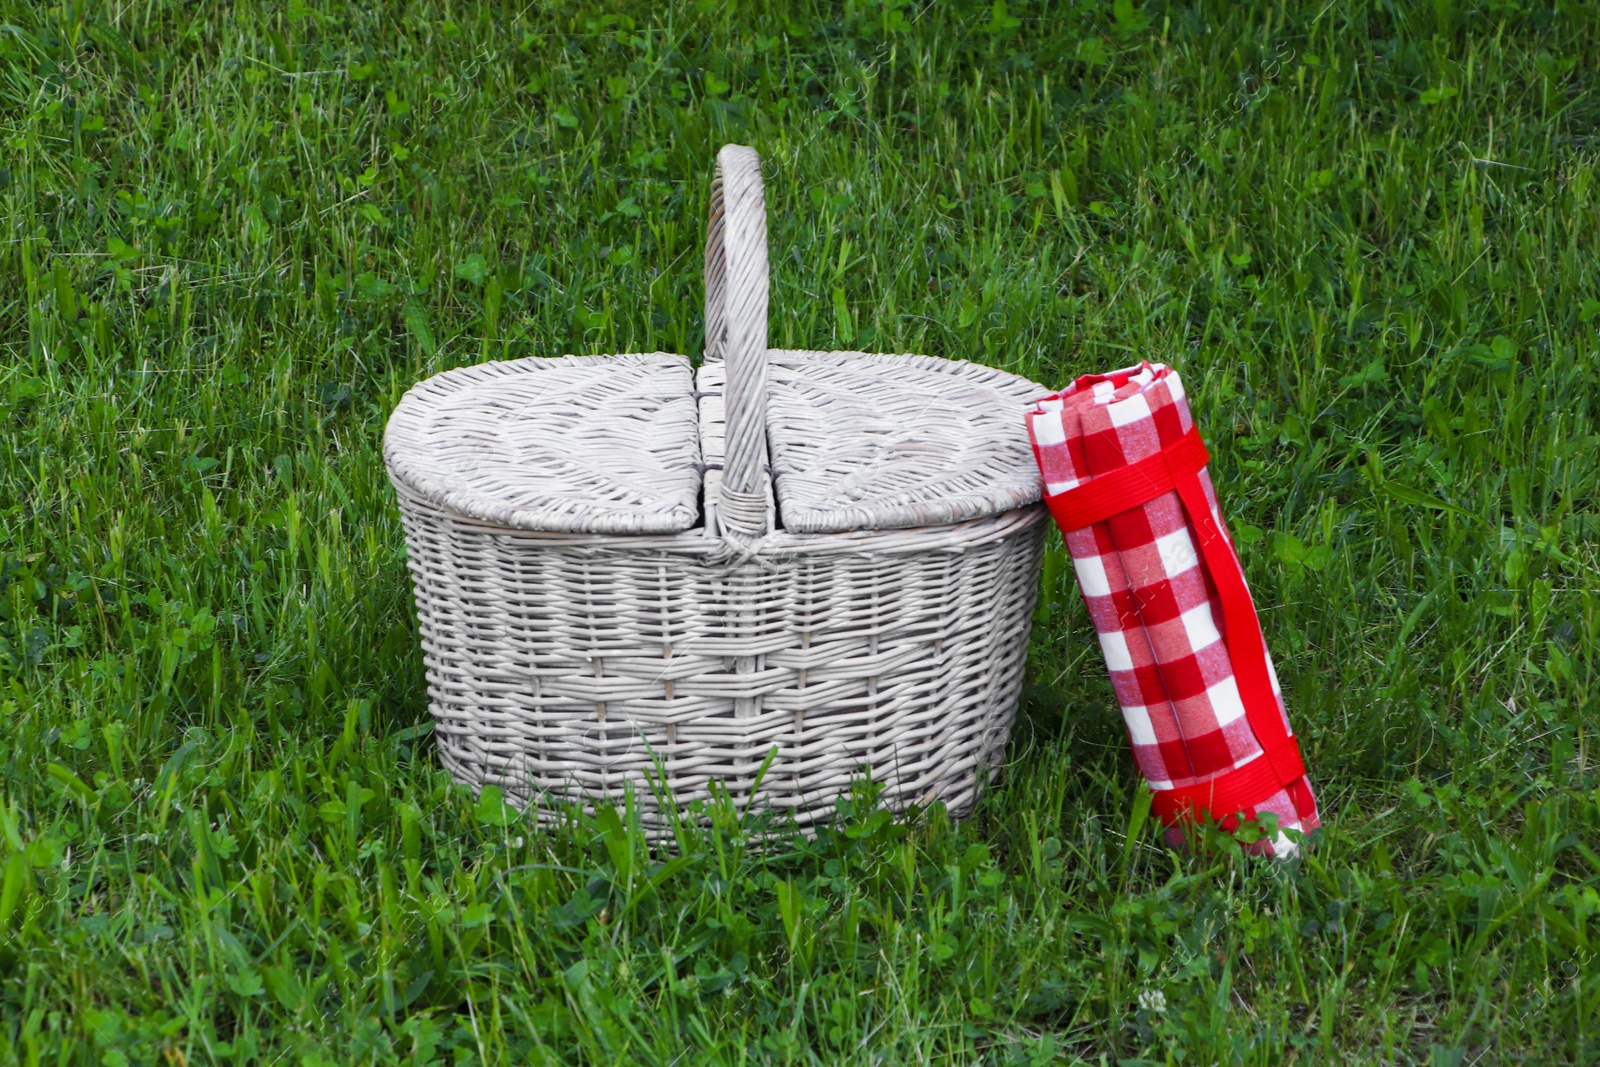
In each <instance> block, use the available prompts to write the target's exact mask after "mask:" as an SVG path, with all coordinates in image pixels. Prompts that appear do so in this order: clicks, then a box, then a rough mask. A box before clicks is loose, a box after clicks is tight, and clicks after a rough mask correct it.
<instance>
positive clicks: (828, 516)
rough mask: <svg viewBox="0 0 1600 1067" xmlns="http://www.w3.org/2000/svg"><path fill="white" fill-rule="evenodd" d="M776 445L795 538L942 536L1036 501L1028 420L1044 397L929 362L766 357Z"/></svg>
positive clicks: (988, 375)
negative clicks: (920, 531)
mask: <svg viewBox="0 0 1600 1067" xmlns="http://www.w3.org/2000/svg"><path fill="white" fill-rule="evenodd" d="M767 373H768V375H769V377H768V386H767V388H768V392H767V440H768V444H769V447H770V448H771V450H772V469H773V483H774V487H775V489H776V491H777V497H778V513H779V517H780V518H779V521H780V522H781V524H782V525H783V528H784V529H786V530H789V531H791V532H793V533H842V532H845V531H850V530H890V529H901V528H905V527H910V526H935V525H942V524H945V523H954V522H965V521H967V520H969V519H981V518H986V517H988V516H990V515H998V514H1001V513H1002V512H1006V511H1010V510H1011V509H1012V508H1018V507H1022V506H1024V505H1027V504H1032V503H1034V502H1036V501H1037V500H1038V499H1039V469H1038V466H1037V464H1035V462H1034V459H1033V447H1032V445H1030V444H1029V442H1028V430H1027V424H1026V420H1025V419H1024V418H1023V413H1024V412H1025V411H1026V410H1027V405H1028V403H1029V402H1030V401H1032V400H1034V399H1035V398H1037V397H1039V396H1042V395H1044V394H1045V393H1046V392H1048V390H1047V389H1045V388H1044V387H1043V386H1040V385H1037V384H1035V383H1033V382H1030V381H1028V380H1027V379H1025V378H1019V377H1017V376H1016V375H1014V374H1008V373H1007V372H1005V371H1002V370H996V369H995V368H993V367H984V366H981V365H979V364H976V363H967V362H964V361H957V360H948V359H936V358H934V357H932V356H910V355H870V354H868V353H865V352H779V351H775V352H772V353H770V354H769V357H768V371H767Z"/></svg>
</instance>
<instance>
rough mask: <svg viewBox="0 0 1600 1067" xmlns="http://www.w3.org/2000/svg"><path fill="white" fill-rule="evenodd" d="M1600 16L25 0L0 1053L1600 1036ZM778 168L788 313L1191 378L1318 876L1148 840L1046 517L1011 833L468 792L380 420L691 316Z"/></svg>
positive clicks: (837, 326) (1180, 1055) (5, 553)
mask: <svg viewBox="0 0 1600 1067" xmlns="http://www.w3.org/2000/svg"><path fill="white" fill-rule="evenodd" d="M591 7H592V8H593V9H592V10H591V9H590V8H591ZM363 8H364V9H365V10H362V9H363ZM602 8H603V9H604V13H602V12H601V10H600V9H602ZM1597 55H1600V11H1597V10H1596V8H1595V7H1594V6H1593V5H1589V4H1577V3H1565V2H1563V3H1556V4H1532V3H1527V4H1524V3H1517V2H1515V0H1460V2H1458V3H1452V2H1451V0H1435V2H1434V3H1432V4H1431V5H1421V4H1405V3H1383V2H1365V0H1350V2H1344V0H1333V2H1328V0H1316V2H1314V3H1311V4H1308V5H1306V6H1304V7H1298V6H1295V5H1293V4H1226V3H1212V4H1203V5H1178V4H1173V5H1170V6H1163V5H1161V4H1159V3H1152V4H1146V5H1145V6H1143V7H1140V6H1138V5H1136V4H1133V3H1129V2H1128V0H1117V2H1116V3H1115V4H1114V5H1112V4H1105V3H1099V2H1090V0H1079V2H1072V0H1068V2H1066V3H1064V4H1061V3H1055V4H1052V3H1045V2H1040V3H1037V4H1032V3H1028V4H1025V3H1013V4H1012V5H1011V6H1010V7H1009V8H1007V6H1006V5H1005V4H1002V3H996V4H992V5H989V4H977V3H970V2H963V3H946V4H920V3H913V2H909V0H885V2H882V3H872V4H868V3H846V4H843V5H816V4H796V5H795V6H794V7H792V8H791V9H789V11H788V13H787V14H783V13H776V14H775V13H772V12H769V11H767V10H765V5H759V4H748V3H746V4H731V3H717V2H712V0H700V2H699V3H696V4H693V5H685V4H681V3H671V4H669V3H662V4H639V5H635V6H632V7H624V6H621V5H617V4H604V5H599V4H597V5H591V6H590V7H586V6H583V5H577V4H559V5H558V4H548V3H543V2H538V3H529V4H524V3H467V2H462V0H417V2H415V3H404V4H402V3H394V4H387V5H384V4H378V3H370V4H363V5H356V4H349V5H347V4H343V3H337V2H333V0H312V2H306V0H286V2H277V0H270V2H262V3H244V2H240V3H232V4H230V3H224V2H221V0H219V2H216V3H201V4H196V3H183V2H180V0H144V2H139V3H125V2H120V0H119V2H109V0H104V2H77V3H66V2H61V3H53V2H52V3H47V2H45V0H0V139H3V140H0V144H3V148H0V215H3V222H0V352H3V357H0V768H3V777H0V1062H3V1063H25V1064H30V1065H32V1064H45V1063H49V1064H105V1065H109V1067H117V1065H122V1064H163V1065H169V1064H213V1063H216V1064H263V1065H265V1064H275V1063H281V1064H300V1065H305V1067H316V1065H321V1064H339V1065H344V1064H392V1063H407V1064H469V1063H479V1062H484V1063H496V1064H509V1065H522V1064H531V1065H538V1064H547V1063H548V1064H564V1063H574V1064H577V1063H581V1064H608V1065H609V1064H662V1065H665V1064H690V1063H701V1062H706V1063H726V1064H736V1063H737V1064H763V1063H817V1064H844V1063H872V1064H897V1063H923V1062H930V1063H931V1062H940V1063H951V1064H969V1063H987V1064H996V1065H999V1064H1009V1065H1024V1064H1026V1065H1030V1067H1039V1065H1042V1064H1047V1063H1075V1062H1085V1063H1093V1064H1118V1063H1120V1064H1145V1063H1152V1064H1153V1063H1179V1062H1181V1063H1197V1064H1211V1063H1219V1064H1286V1063H1302V1064H1304V1063H1333V1062H1373V1063H1425V1064H1431V1065H1441V1067H1442V1065H1446V1064H1452V1065H1468V1064H1489V1063H1517V1062H1528V1063H1571V1064H1591V1063H1594V1062H1596V1061H1600V962H1597V951H1600V854H1597V852H1600V772H1597V766H1596V764H1597V760H1600V750H1597V748H1600V737H1597V729H1600V674H1597V658H1596V647H1597V644H1600V486H1597V479H1600V463H1597V457H1600V425H1597V418H1600V410H1597V398H1600V389H1597V388H1596V384H1595V367H1596V355H1597V347H1600V344H1597V330H1600V280H1597V279H1600V269H1597V265H1600V258H1597V251H1600V181H1597V180H1596V160H1597V156H1600V81H1597V79H1600V75H1597V73H1596V69H1597V68H1596V65H1595V61H1594V60H1595V57H1596V56H1597ZM727 142H740V143H746V144H750V145H753V146H755V147H756V148H757V149H758V150H759V151H760V152H761V153H762V155H763V157H764V159H765V164H766V175H767V189H768V198H769V204H770V209H771V240H772V246H773V249H774V252H773V258H772V263H773V271H774V274H773V294H774V295H773V320H772V339H773V344H774V345H775V346H781V347H810V348H860V349H865V350H881V351H913V352H926V353H931V354H935V355H943V356H950V357H957V358H964V359H972V360H979V361H982V362H985V363H990V364H994V365H997V366H1002V367H1006V368H1008V369H1011V370H1015V371H1017V372H1019V373H1022V374H1025V375H1028V376H1030V377H1032V378H1034V379H1036V380H1040V381H1045V382H1051V383H1056V384H1064V383H1065V382H1066V381H1067V380H1068V379H1069V378H1071V377H1072V376H1074V375H1077V374H1079V373H1083V372H1086V371H1091V370H1104V369H1109V368H1111V367H1115V366H1120V365H1123V364H1126V363H1128V362H1132V361H1134V360H1137V359H1138V358H1141V357H1149V358H1151V359H1161V360H1167V361H1172V362H1175V363H1176V364H1177V365H1178V367H1179V368H1180V370H1181V371H1182V373H1183V375H1184V377H1185V379H1186V381H1187V383H1188V391H1189V393H1190V395H1191V398H1192V401H1193V403H1194V405H1195V411H1196V414H1197V417H1198V418H1199V420H1200V423H1201V426H1202V427H1203V429H1204V431H1205V433H1206V435H1207V437H1208V438H1209V441H1210V444H1211V449H1212V456H1213V459H1212V468H1211V469H1212V472H1213V475H1214V477H1215V478H1216V481H1217V484H1218V487H1219V492H1220V495H1221V497H1222V500H1223V504H1224V508H1225V510H1226V512H1227V514H1228V516H1229V518H1230V520H1231V522H1232V523H1233V526H1234V529H1235V530H1236V532H1237V534H1238V538H1239V541H1240V542H1241V547H1242V552H1243V558H1244V563H1245V568H1246V571H1247V574H1248V576H1249V579H1250V581H1251V584H1252V586H1253V588H1254V591H1255V594H1256V599H1257V601H1258V602H1259V603H1260V604H1261V606H1262V609H1263V610H1262V620H1263V626H1264V629H1265V632H1266V636H1267V641H1268V644H1269V645H1270V646H1271V648H1272V649H1273V652H1274V654H1275V656H1276V659H1277V662H1278V673H1279V674H1280V676H1281V677H1282V679H1283V684H1284V686H1285V689H1286V692H1287V696H1288V702H1289V706H1290V709H1291V713H1292V715H1293V718H1294V721H1295V723H1296V725H1297V728H1298V730H1299V732H1300V735H1301V737H1302V743H1303V746H1304V749H1305V753H1306V758H1307V761H1308V762H1309V764H1310V765H1311V767H1312V770H1313V774H1314V780H1315V781H1316V783H1317V784H1318V786H1319V790H1320V797H1321V801H1322V805H1323V809H1324V818H1325V820H1326V822H1327V827H1326V829H1325V830H1324V831H1323V832H1322V833H1321V834H1320V839H1319V840H1318V841H1317V842H1316V847H1315V849H1314V851H1311V852H1310V853H1309V854H1308V855H1306V856H1304V857H1303V858H1301V859H1299V860H1297V861H1294V862H1291V863H1287V864H1273V863H1264V862H1260V861H1252V860H1249V859H1246V858H1244V857H1241V856H1240V855H1238V852H1237V848H1232V849H1230V847H1229V844H1228V842H1227V841H1225V840H1220V839H1219V840H1215V841H1213V842H1211V846H1210V848H1209V849H1208V850H1206V851H1203V852H1201V853H1199V854H1197V855H1193V856H1188V857H1184V856H1179V855H1176V854H1174V853H1172V852H1169V851H1167V850H1166V849H1165V848H1163V847H1162V841H1161V838H1160V836H1159V834H1157V833H1156V831H1155V828H1154V827H1153V826H1150V825H1148V824H1146V823H1144V822H1143V821H1142V820H1139V819H1136V818H1133V817H1132V813H1133V812H1135V811H1136V810H1138V809H1137V808H1136V806H1135V799H1136V796H1137V792H1136V786H1137V779H1136V776H1135V772H1134V770H1133V765H1132V762H1131V760H1130V758H1129V756H1128V754H1127V742H1126V738H1125V736H1124V734H1123V732H1122V728H1121V725H1120V718H1119V715H1118V713H1117V710H1116V707H1115V705H1114V702H1113V699H1112V695H1111V690H1110V687H1109V685H1108V683H1107V681H1106V678H1105V670H1104V664H1103V663H1102V661H1101V658H1100V653H1099V651H1098V649H1097V646H1096V644H1095V641H1094V636H1093V631H1092V629H1091V628H1090V626H1089V624H1088V620H1087V618H1086V616H1085V612H1084V610H1083V607H1082V604H1081V602H1080V601H1079V600H1078V594H1077V591H1076V588H1075V586H1074V584H1073V580H1072V577H1071V567H1070V565H1068V563H1067V561H1066V560H1065V558H1064V556H1063V553H1062V550H1061V547H1060V541H1059V539H1058V538H1055V539H1053V541H1052V547H1051V550H1050V552H1049V554H1048V558H1047V562H1046V567H1045V573H1044V576H1043V581H1044V586H1043V597H1042V603H1041V606H1040V608H1039V611H1038V614H1037V619H1036V626H1035V639H1034V643H1033V646H1032V649H1031V651H1030V661H1029V681H1028V686H1027V691H1026V696H1025V699H1024V704H1023V708H1022V711H1021V715H1020V718H1019V720H1018V725H1017V729H1016V731H1015V733H1014V735H1013V740H1012V743H1011V747H1010V750H1009V752H1008V758H1007V766H1006V768H1005V770H1004V773H1003V774H1002V775H1001V776H999V778H998V779H997V781H996V782H995V783H994V786H993V788H992V789H991V791H990V792H989V793H988V794H987V796H986V797H985V799H984V800H983V802H982V803H981V804H980V806H979V808H978V810H977V812H976V813H975V814H974V815H973V816H972V817H971V818H970V819H968V820H966V821H965V822H962V823H959V824H956V823H952V822H951V820H950V819H949V818H948V817H947V816H946V815H945V814H944V812H943V811H942V810H940V809H938V808H937V807H936V808H935V809H933V810H930V811H926V812H922V813H920V814H917V815H916V816H915V817H913V818H911V819H909V820H906V821H901V822H896V821H892V820H890V819H889V818H888V817H887V816H886V815H884V814H881V813H877V812H875V811H874V809H873V808H872V806H871V803H870V797H869V796H868V795H866V794H865V792H864V793H863V795H862V797H861V798H860V800H859V801H858V802H857V803H855V804H853V805H848V806H847V807H846V810H843V811H842V812H841V815H840V818H839V821H838V822H837V824H836V825H835V827H834V828H833V829H831V830H829V831H827V832H824V833H823V834H822V835H821V836H820V837H818V838H817V839H816V840H806V839H804V838H799V837H795V836H792V835H782V834H781V827H779V828H776V829H775V830H774V833H777V834H778V836H776V837H775V838H773V839H770V840H769V841H768V842H767V844H766V845H765V847H763V848H760V849H752V848H750V847H748V846H747V845H746V844H745V836H744V835H743V834H742V833H741V832H740V830H739V828H738V827H737V826H736V825H734V823H733V820H732V818H731V817H729V816H728V815H727V813H722V814H721V815H719V816H718V818H717V820H716V821H715V822H714V823H713V825H712V826H710V827H709V828H707V829H705V830H703V831H697V832H696V833H695V834H694V835H692V836H691V838H690V839H689V840H688V842H687V844H686V846H685V847H683V848H681V849H679V850H677V851H676V852H674V853H671V854H665V853H664V854H652V853H650V852H649V851H648V850H647V849H646V848H645V847H644V845H643V843H642V842H641V840H640V838H639V837H638V835H637V833H635V832H633V831H631V830H630V828H629V826H628V825H627V824H626V820H625V819H619V818H616V817H614V816H612V815H609V814H607V813H602V814H601V815H599V816H593V817H576V816H573V817H569V818H568V819H567V821H566V822H565V823H564V824H561V825H551V826H546V827H543V828H541V827H540V826H539V825H537V824H535V823H533V822H532V821H524V820H523V819H521V818H520V817H519V816H518V815H517V813H515V812H513V811H510V810H509V809H507V808H505V807H504V806H503V804H502V803H501V802H500V800H499V799H498V798H496V797H495V796H493V795H490V796H487V797H485V798H482V799H479V798H474V797H473V796H471V795H470V794H469V793H467V792H465V791H464V790H461V789H458V788H455V787H453V786H452V785H451V783H450V781H449V779H448V778H447V777H446V776H445V775H444V774H443V772H442V771H441V770H440V769H439V767H438V764H437V761H436V759H435V757H434V754H433V748H432V741H431V738H430V737H429V726H428V719H427V698H426V693H425V687H424V679H423V674H422V662H421V656H420V653H419V651H418V647H417V640H416V630H415V621H414V618H413V616H412V613H411V605H410V589H409V586H408V579H407V575H406V571H405V563H404V559H405V557H404V546H403V543H402V539H401V532H400V525H399V520H398V515H397V512H396V505H395V499H394V496H393V494H392V492H391V490H390V488H389V484H388V481H387V478H386V476H385V473H384V469H383V464H382V460H381V457H380V453H379V445H380V438H381V433H382V429H383V425H384V420H385V418H386V416H387V414H388V412H389V411H390V410H391V409H392V408H393V406H394V405H395V403H396V402H397V401H398V399H399V397H400V396H401V394H402V393H403V392H404V391H405V390H406V388H407V387H409V386H410V385H411V383H413V382H415V381H416V380H418V379H419V378H421V377H424V376H426V375H429V374H432V373H434V372H436V371H439V370H441V369H444V368H447V367H452V366H457V365H461V364H466V363H475V362H480V361H483V360H490V359H505V358H512V357H520V356H526V355H556V354H560V353H564V352H579V353H584V352H619V351H653V350H667V351H676V352H683V353H687V354H691V355H698V353H699V351H700V349H701V337H700V322H701V312H700V307H701V298H702V292H701V289H702V286H701V281H700V265H701V244H702V242H703V226H704V220H705V216H706V204H707V195H708V189H709V178H710V173H711V167H712V161H713V159H714V156H715V153H716V150H717V148H718V147H720V146H721V145H722V144H724V143H727Z"/></svg>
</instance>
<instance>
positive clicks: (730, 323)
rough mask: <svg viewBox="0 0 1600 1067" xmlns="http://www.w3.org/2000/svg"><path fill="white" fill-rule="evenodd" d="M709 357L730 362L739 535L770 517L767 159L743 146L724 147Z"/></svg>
mask: <svg viewBox="0 0 1600 1067" xmlns="http://www.w3.org/2000/svg"><path fill="white" fill-rule="evenodd" d="M705 358H706V359H707V361H710V362H715V361H717V360H725V361H726V362H727V364H728V368H727V379H726V383H727V384H725V385H724V386H723V403H724V405H725V408H726V411H727V445H726V451H725V453H724V457H723V466H722V487H721V493H720V497H719V499H718V515H719V518H720V519H721V522H722V525H723V526H724V527H726V528H727V529H728V530H729V532H731V533H733V534H735V535H736V536H738V537H741V538H745V539H749V540H754V539H755V538H759V537H764V536H766V534H768V533H769V532H770V529H769V527H768V521H767V201H766V194H765V192H764V191H763V189H762V185H761V157H760V156H758V155H756V153H755V149H753V148H746V147H745V146H743V145H735V144H730V145H725V146H724V147H723V149H722V151H721V152H718V153H717V172H716V177H715V178H713V179H712V182H711V213H710V221H709V224H708V225H707V227H706V351H705Z"/></svg>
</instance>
